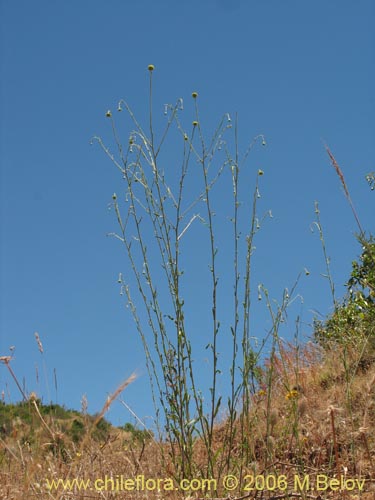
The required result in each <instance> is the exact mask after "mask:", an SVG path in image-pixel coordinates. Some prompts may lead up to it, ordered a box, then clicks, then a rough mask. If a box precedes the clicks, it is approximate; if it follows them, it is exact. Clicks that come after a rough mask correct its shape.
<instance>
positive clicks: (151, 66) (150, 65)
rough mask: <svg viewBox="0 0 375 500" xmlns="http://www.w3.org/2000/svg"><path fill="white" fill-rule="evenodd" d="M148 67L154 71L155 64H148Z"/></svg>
mask: <svg viewBox="0 0 375 500" xmlns="http://www.w3.org/2000/svg"><path fill="white" fill-rule="evenodd" d="M147 69H148V70H149V71H154V69H155V66H154V65H153V64H149V65H148V67H147Z"/></svg>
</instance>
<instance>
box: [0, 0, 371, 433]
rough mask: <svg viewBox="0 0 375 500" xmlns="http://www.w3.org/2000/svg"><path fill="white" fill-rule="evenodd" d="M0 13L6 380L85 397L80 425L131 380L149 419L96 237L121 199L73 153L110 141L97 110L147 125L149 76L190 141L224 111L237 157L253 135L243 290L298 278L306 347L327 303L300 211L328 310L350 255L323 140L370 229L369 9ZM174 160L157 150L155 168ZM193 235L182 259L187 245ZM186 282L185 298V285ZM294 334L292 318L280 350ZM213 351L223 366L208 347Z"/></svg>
mask: <svg viewBox="0 0 375 500" xmlns="http://www.w3.org/2000/svg"><path fill="white" fill-rule="evenodd" d="M0 5H1V7H0V26H1V56H0V57H1V60H0V64H1V67H0V71H1V82H0V85H1V95H0V106H1V114H0V125H1V144H0V148H1V149H0V162H1V178H0V180H1V270H0V273H1V274H0V283H1V289H0V293H1V304H0V307H1V309H0V355H7V354H9V347H10V346H12V345H14V346H15V347H16V349H15V352H14V360H13V364H12V366H13V369H14V371H15V372H16V374H17V375H18V377H19V379H20V380H25V384H26V388H27V390H28V391H32V390H34V391H36V392H37V393H38V394H40V395H41V396H42V397H43V400H44V401H46V402H48V400H49V399H52V400H53V401H55V400H56V394H55V390H54V383H53V370H54V369H56V373H57V379H58V394H57V400H58V402H59V403H62V404H65V405H66V406H68V407H74V408H79V407H80V399H81V397H82V395H83V394H87V398H88V401H89V411H91V412H95V411H98V410H99V409H100V408H101V406H102V404H103V403H104V401H105V398H106V396H107V394H108V393H110V392H112V391H113V390H114V389H115V388H116V386H117V385H118V384H119V383H120V382H121V381H122V380H123V379H124V378H126V377H127V376H129V375H130V374H131V373H132V372H133V371H134V370H137V371H138V373H139V375H140V376H139V378H138V379H137V380H136V381H135V382H134V384H132V386H130V387H129V388H128V389H127V390H126V391H125V393H124V394H123V397H124V400H125V401H126V402H127V404H129V405H130V406H131V407H132V408H133V409H134V411H136V413H137V414H138V415H139V416H140V417H141V418H143V417H146V416H150V415H152V414H153V408H152V404H151V401H150V398H149V391H148V379H147V374H146V369H145V363H144V356H143V351H142V347H141V343H140V340H139V338H138V335H137V332H136V330H135V327H134V324H133V321H132V318H131V317H130V315H129V313H128V311H127V310H126V309H125V307H124V300H123V297H121V296H120V295H119V289H118V285H117V277H118V273H119V272H124V271H125V269H126V263H125V256H124V254H123V253H122V251H121V248H120V246H119V244H118V243H117V242H116V241H115V240H114V239H110V238H107V237H106V233H107V232H109V231H111V230H113V229H114V228H115V221H114V214H113V212H112V211H109V210H108V205H109V204H110V203H111V201H112V199H111V197H112V193H113V192H114V191H116V192H117V193H121V190H122V189H123V185H122V184H121V179H120V177H119V176H118V173H117V172H116V171H115V169H114V167H113V166H112V165H111V164H110V162H109V161H108V160H107V159H106V158H105V156H104V155H103V153H102V152H101V150H100V149H99V147H98V146H90V144H89V142H90V138H91V137H92V136H93V135H101V136H103V137H105V138H110V129H109V123H108V120H106V118H105V112H106V111H107V109H109V108H110V109H113V110H115V109H116V105H117V102H118V101H119V99H121V98H124V99H126V100H127V101H128V102H129V103H131V105H132V107H133V109H134V111H135V113H136V114H137V116H138V118H139V120H140V121H141V122H143V123H145V122H146V120H147V110H148V90H147V89H148V72H147V65H148V64H150V63H152V64H154V65H155V67H156V70H155V72H154V80H155V85H154V102H155V114H158V113H159V115H160V117H162V113H163V105H164V103H170V102H175V101H176V99H177V98H179V97H182V98H183V99H184V102H185V106H186V108H187V109H188V108H189V107H190V108H191V107H192V103H191V97H190V96H191V92H192V91H193V90H197V91H198V92H199V103H200V110H201V114H202V123H203V126H204V127H205V129H206V130H207V134H209V133H210V132H212V131H213V130H214V127H215V124H216V123H217V121H218V120H219V118H220V117H221V115H222V114H223V113H225V112H229V113H231V115H232V116H234V114H235V113H236V112H238V116H239V129H240V142H241V147H242V148H243V149H244V148H245V147H246V144H247V141H248V140H249V139H251V138H252V137H254V136H255V135H257V134H259V133H262V134H264V135H265V137H266V140H267V147H266V148H259V149H257V150H256V152H255V153H254V156H252V157H250V161H249V169H252V171H253V172H256V171H257V169H258V168H261V169H263V170H264V172H265V175H264V177H263V178H262V199H261V205H260V210H259V212H260V215H261V213H263V211H266V210H268V209H272V213H273V215H274V218H273V219H272V220H270V221H267V223H266V224H265V225H264V227H263V228H262V231H261V232H260V233H259V239H258V241H257V243H256V246H257V250H256V253H255V256H254V259H255V260H254V263H255V269H256V271H255V276H254V282H253V285H254V290H255V289H256V285H257V283H258V282H262V283H264V284H265V286H266V287H267V288H268V289H269V291H270V294H271V296H272V297H275V298H278V299H280V297H281V295H282V291H283V289H284V288H285V287H290V286H291V285H292V284H293V282H294V279H295V277H296V276H297V274H298V273H299V272H300V271H301V270H303V268H304V267H306V268H308V269H309V270H310V272H311V274H310V276H309V277H308V278H303V279H302V281H301V284H300V287H299V293H300V294H301V295H302V296H303V297H304V304H303V307H302V308H301V306H300V305H298V307H297V306H296V309H295V311H294V313H296V314H297V313H298V314H302V320H303V324H304V327H303V331H302V332H301V335H308V334H309V332H310V329H309V326H308V325H309V324H310V323H311V321H312V318H313V313H312V312H311V310H318V311H320V312H321V313H323V314H326V313H328V312H329V311H330V310H331V307H332V302H331V300H330V294H329V287H328V283H327V282H326V280H324V279H323V278H322V277H321V273H324V271H325V267H324V260H323V258H322V252H321V247H320V243H319V237H318V235H317V233H315V234H312V233H311V231H310V226H311V223H312V221H313V220H314V201H315V200H317V201H319V204H320V210H321V219H322V223H323V225H324V229H325V236H326V243H327V247H328V253H329V255H330V256H331V259H332V271H333V275H334V279H335V282H336V286H337V293H338V296H340V295H342V294H343V293H344V291H345V289H344V287H343V284H344V282H345V279H346V278H347V277H348V273H349V271H350V263H351V261H352V260H353V259H354V258H356V256H357V255H358V254H359V250H360V249H359V246H358V244H357V243H356V240H355V238H354V236H353V235H354V233H355V231H356V230H357V227H356V225H355V221H354V219H353V217H352V214H351V212H350V209H349V206H348V204H347V202H346V200H345V197H344V195H343V192H342V189H341V186H340V183H339V180H338V178H337V176H336V174H335V172H334V170H333V169H332V167H331V165H330V163H329V161H328V158H327V156H326V153H325V151H324V147H323V144H322V139H323V140H325V141H326V142H327V143H328V145H329V146H330V148H331V150H332V152H333V153H334V155H335V156H336V159H337V161H338V162H339V164H340V166H341V168H342V169H343V171H344V174H345V177H346V180H347V183H348V186H349V189H350V191H351V194H352V198H353V201H354V203H355V204H356V206H357V208H358V212H359V216H360V218H361V221H362V224H363V226H364V227H365V229H366V230H368V231H369V232H374V218H373V216H371V213H373V212H374V201H375V200H374V193H373V192H371V191H370V189H369V187H368V185H367V184H366V181H365V179H364V177H365V175H366V174H367V173H368V172H370V171H372V170H374V168H375V162H374V157H375V154H374V153H375V143H374V132H375V113H374V112H375V103H374V92H373V89H374V88H375V68H374V63H375V35H374V29H373V27H374V26H375V3H374V2H373V0H358V1H356V2H354V1H352V0H329V1H327V0H314V1H312V0H310V1H308V0H304V1H301V0H283V1H280V0H204V1H202V0H200V1H198V0H191V1H189V2H185V1H184V2H182V1H176V0H158V1H155V0H153V1H151V0H138V1H132V2H131V1H127V0H111V1H107V2H102V1H99V0H90V1H88V0H80V1H79V2H77V1H72V0H64V1H62V0H55V1H51V0H36V1H34V2H30V1H26V0H24V1H20V0H12V1H11V0H2V1H1V2H0ZM187 113H188V111H187ZM187 116H189V115H187ZM116 119H117V115H116ZM121 119H122V120H125V115H121ZM125 128H126V127H125ZM174 153H175V150H174V149H173V148H171V151H170V156H171V163H172V164H173V154H174ZM167 157H168V154H167ZM251 178H252V179H253V177H251ZM251 190H252V187H251V186H249V193H250V192H251ZM194 235H195V233H194V232H193V231H192V232H191V235H189V237H190V238H192V239H191V240H190V245H191V247H190V248H191V251H192V252H194V248H197V246H198V245H199V241H198V240H197V241H194V237H195V236H194ZM197 279H199V276H198V275H197ZM189 286H191V287H192V288H190V289H188V290H187V294H188V295H189V296H193V295H194V294H195V293H196V290H198V289H199V283H195V284H194V283H193V284H190V285H189ZM194 287H197V288H196V289H195V288H194ZM201 293H202V297H204V292H202V291H201ZM228 293H229V295H230V293H231V292H230V291H229V292H228ZM198 295H199V294H198ZM190 313H191V314H192V320H191V321H192V325H193V329H192V330H193V332H192V340H193V342H195V345H197V349H198V351H197V355H196V360H197V365H198V366H200V369H201V377H202V383H203V379H204V366H205V365H204V362H203V360H204V357H205V356H207V353H205V352H204V351H202V350H201V349H200V346H202V345H205V343H207V342H205V340H206V339H204V335H205V334H204V332H202V331H200V329H199V325H200V324H201V318H200V317H199V314H200V312H199V310H197V311H196V315H195V316H194V311H190ZM222 315H223V316H224V320H225V312H223V313H222ZM254 315H255V320H254V321H255V325H256V328H255V332H254V335H257V336H258V337H259V338H262V336H263V335H264V333H265V331H266V330H267V328H268V326H269V323H267V322H268V321H269V320H268V317H267V314H266V311H265V310H264V308H263V309H262V307H261V306H259V307H258V309H256V310H255V311H254ZM293 321H294V319H293V315H292V316H291V318H290V324H289V325H288V327H287V329H286V331H285V337H286V338H292V336H293V333H294V323H293ZM36 331H37V332H39V335H40V337H41V339H42V342H43V344H44V349H45V353H44V360H45V361H44V363H45V367H43V360H42V357H41V355H40V353H39V352H38V349H37V345H36V342H35V339H34V332H36ZM222 347H223V349H222V350H223V352H224V356H223V363H224V368H225V366H226V365H225V363H226V362H227V361H228V359H227V358H226V349H225V342H224V343H223V346H222ZM36 366H38V370H39V383H38V382H37V381H36V375H35V371H36ZM46 377H47V379H48V384H47V382H46ZM48 386H49V389H48ZM2 390H4V391H5V393H6V399H7V400H9V398H8V392H9V393H10V400H12V401H16V400H18V399H19V395H18V393H17V389H16V388H15V387H14V384H13V383H12V382H11V380H10V378H9V374H8V373H7V371H6V369H5V367H4V366H0V391H2ZM225 390H226V378H225V376H223V377H222V378H221V380H220V391H222V392H223V393H225ZM108 417H109V418H110V419H111V420H112V421H113V422H114V423H116V424H121V423H123V422H124V421H128V420H132V418H131V416H130V415H129V414H127V412H126V410H125V409H124V408H123V407H122V406H121V405H120V404H118V403H116V404H115V405H114V406H113V408H112V409H111V411H110V413H109V415H108Z"/></svg>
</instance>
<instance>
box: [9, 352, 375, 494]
mask: <svg viewBox="0 0 375 500" xmlns="http://www.w3.org/2000/svg"><path fill="white" fill-rule="evenodd" d="M263 377H264V380H267V384H265V385H264V388H263V389H262V388H261V389H260V390H258V391H257V392H256V393H255V394H254V395H253V396H252V402H251V408H250V411H249V412H246V419H245V418H243V415H244V414H245V413H241V414H240V415H239V417H238V418H237V420H236V422H235V426H237V427H238V429H240V427H241V426H244V427H245V434H246V433H248V434H250V435H251V439H250V440H248V442H250V443H251V446H250V448H249V449H248V450H246V454H245V455H244V452H243V450H242V449H241V446H242V444H241V442H239V440H235V441H234V442H233V447H232V452H231V454H232V456H231V469H230V470H227V469H226V465H225V463H226V462H225V460H224V457H221V455H220V450H221V445H222V442H223V441H224V440H225V435H226V433H227V426H228V422H227V421H226V420H225V419H223V422H222V423H221V424H220V425H218V426H217V427H216V430H215V435H214V441H213V448H214V449H215V451H216V452H217V457H218V458H217V461H216V463H215V464H216V465H215V467H216V476H215V479H216V480H217V488H216V491H213V490H211V491H208V490H207V491H202V490H199V491H195V492H194V491H176V490H175V489H174V490H173V491H164V489H163V484H166V485H167V486H168V484H167V483H160V484H159V486H160V485H161V488H160V489H161V491H159V492H158V491H157V488H156V486H155V489H153V487H154V483H153V482H152V480H154V481H156V480H157V479H159V480H160V479H163V478H170V480H172V479H173V481H174V485H177V484H178V481H179V480H180V479H181V478H178V473H177V472H176V467H175V464H174V461H173V460H172V459H171V455H170V446H169V445H168V444H166V443H161V442H160V441H158V440H156V439H153V438H151V437H150V436H147V435H145V434H143V438H142V439H134V435H133V434H132V433H131V432H126V431H125V430H123V429H118V428H114V427H110V428H109V430H108V432H106V433H104V434H103V435H102V436H99V437H98V436H97V435H95V434H94V431H95V429H96V427H97V425H98V422H99V420H98V418H96V419H95V420H94V419H91V420H90V421H89V420H88V417H87V416H84V415H81V418H82V419H83V421H85V422H86V426H85V432H84V435H83V436H82V439H79V440H78V441H77V442H74V440H73V439H72V437H71V434H70V433H68V432H67V431H66V430H65V432H64V427H65V429H66V428H67V421H66V420H62V419H60V418H56V417H54V416H53V415H47V416H43V415H42V413H41V411H40V409H39V406H38V405H39V404H40V403H39V402H38V401H37V400H35V398H34V396H31V397H30V398H29V402H28V403H29V410H30V414H31V418H32V420H31V423H25V421H23V420H21V419H20V418H15V419H14V420H13V421H12V428H11V429H10V432H8V433H7V435H3V437H2V438H1V452H0V484H1V486H0V498H2V499H3V498H4V499H15V500H18V499H26V498H28V499H29V498H40V499H55V500H62V499H68V498H69V499H75V500H76V499H77V500H78V499H86V498H87V499H88V498H98V499H99V498H103V499H115V498H116V499H117V498H123V499H125V498H126V499H133V498H134V499H135V498H137V499H141V498H160V499H161V498H170V499H175V498H179V499H180V498H288V493H289V495H290V498H292V497H300V498H316V499H318V498H348V499H354V498H364V499H365V498H366V499H369V498H371V499H373V498H375V467H374V465H375V364H374V362H373V360H372V359H371V358H368V359H367V362H365V358H364V357H363V355H362V356H360V355H359V354H358V349H352V350H351V352H348V351H347V350H346V351H345V350H344V349H342V350H339V349H338V348H335V350H334V351H325V352H322V350H321V349H320V348H318V347H317V346H316V345H315V344H312V343H309V344H307V345H306V346H304V347H303V348H298V349H296V348H295V347H293V346H287V347H286V348H284V349H281V350H280V352H279V353H278V354H277V356H275V357H274V358H273V359H272V360H269V362H268V366H267V364H266V366H265V367H264V373H263ZM1 411H3V409H2V410H1ZM74 418H79V417H78V416H77V415H75V416H74V415H73V416H71V417H70V419H74ZM84 419H86V420H84ZM30 426H33V428H34V430H35V432H34V437H33V440H32V442H29V441H28V439H27V436H28V435H29V431H30ZM240 435H242V433H241V432H240V431H239V432H238V436H240ZM204 450H205V447H204V446H202V443H201V440H200V438H199V437H197V438H196V440H195V443H194V465H195V471H194V472H193V473H192V478H194V479H202V478H204V477H205V472H206V471H205V463H206V457H205V451H204ZM244 456H246V457H247V462H246V463H243V457H244ZM227 474H233V475H234V476H236V477H237V478H238V479H239V480H240V481H241V483H242V485H243V486H244V488H245V490H246V489H247V486H249V485H250V481H251V477H250V476H254V477H255V476H257V475H258V476H263V478H267V477H270V476H273V477H281V478H285V481H286V483H284V482H281V483H280V489H278V488H274V487H273V486H274V485H273V482H272V481H270V482H269V484H268V486H269V488H268V491H267V487H266V486H265V487H262V484H260V483H259V484H258V486H259V490H258V491H256V490H252V491H244V489H242V491H241V490H240V489H236V490H235V491H226V490H225V489H224V488H223V487H222V486H221V484H222V481H224V478H225V476H226V475H227ZM318 474H320V475H326V476H327V477H329V478H341V477H342V478H344V480H349V479H358V480H365V482H364V485H363V489H362V491H359V488H358V487H356V488H354V489H353V490H352V491H347V490H345V488H344V489H343V491H332V490H331V488H329V487H327V488H326V489H324V490H322V491H316V490H314V489H312V485H314V484H315V480H316V477H317V475H318ZM296 475H298V476H299V477H300V478H303V477H305V475H308V476H309V480H310V489H309V490H305V489H304V490H303V491H296V490H295V488H294V486H295V483H294V481H295V477H296ZM140 476H143V478H144V481H147V480H149V483H147V484H148V486H149V488H148V490H143V491H124V488H125V486H124V484H125V483H124V481H125V479H135V480H136V478H137V477H140ZM74 478H77V479H78V480H83V481H87V480H90V481H91V483H90V484H91V490H90V489H89V488H86V489H84V487H82V486H81V490H80V489H79V487H77V485H75V486H74V487H73V488H72V490H71V491H69V489H67V490H66V491H64V488H63V486H62V484H60V485H59V486H58V488H57V489H55V490H50V489H49V488H48V485H47V480H49V481H51V480H53V479H54V480H58V479H62V480H64V481H65V480H73V479H74ZM105 478H107V488H106V491H105V490H104V489H103V490H102V491H99V490H98V491H95V488H94V487H93V486H92V485H93V484H94V481H95V480H97V479H103V480H105ZM190 479H191V478H190ZM111 480H112V481H111ZM150 480H151V482H150ZM121 481H122V482H121ZM138 481H139V483H138V488H139V489H141V488H142V487H143V486H142V482H141V479H138ZM197 484H198V483H194V485H193V486H194V487H196V485H197ZM286 484H287V486H286ZM347 484H348V485H349V486H350V483H347ZM98 486H99V488H101V487H102V486H104V483H99V484H98ZM127 487H130V488H131V483H128V486H127ZM136 487H137V485H136V483H134V488H136ZM116 489H117V490H118V491H113V490H116ZM121 489H122V491H121ZM167 489H168V488H167Z"/></svg>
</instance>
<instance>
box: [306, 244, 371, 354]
mask: <svg viewBox="0 0 375 500" xmlns="http://www.w3.org/2000/svg"><path fill="white" fill-rule="evenodd" d="M358 240H359V242H360V244H361V245H362V254H361V256H360V257H359V259H358V261H353V262H352V272H351V275H350V278H349V280H348V283H347V289H348V292H347V295H346V297H345V298H344V300H343V302H342V303H341V304H337V305H336V307H335V310H334V312H333V314H332V315H331V316H330V317H329V318H328V319H327V320H326V321H325V322H322V321H317V320H316V321H315V323H314V336H315V339H316V340H317V342H318V343H319V344H320V345H322V346H323V347H324V348H329V347H334V345H335V344H340V345H342V346H354V347H355V346H357V345H360V346H363V345H364V342H366V343H368V344H367V349H366V352H367V353H368V354H370V353H371V354H372V353H373V351H374V350H375V239H374V237H373V236H372V235H371V236H370V237H368V238H365V237H364V236H360V237H359V238H358Z"/></svg>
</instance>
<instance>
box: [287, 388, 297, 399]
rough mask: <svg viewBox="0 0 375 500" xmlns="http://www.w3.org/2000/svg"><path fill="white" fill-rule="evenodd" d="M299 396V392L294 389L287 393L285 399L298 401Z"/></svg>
mask: <svg viewBox="0 0 375 500" xmlns="http://www.w3.org/2000/svg"><path fill="white" fill-rule="evenodd" d="M297 396H298V391H296V390H295V389H293V390H291V391H289V392H287V393H286V395H285V399H296V397H297Z"/></svg>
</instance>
